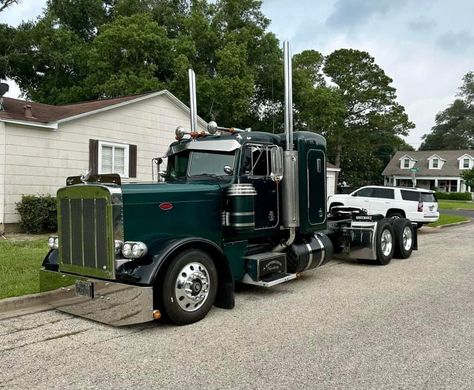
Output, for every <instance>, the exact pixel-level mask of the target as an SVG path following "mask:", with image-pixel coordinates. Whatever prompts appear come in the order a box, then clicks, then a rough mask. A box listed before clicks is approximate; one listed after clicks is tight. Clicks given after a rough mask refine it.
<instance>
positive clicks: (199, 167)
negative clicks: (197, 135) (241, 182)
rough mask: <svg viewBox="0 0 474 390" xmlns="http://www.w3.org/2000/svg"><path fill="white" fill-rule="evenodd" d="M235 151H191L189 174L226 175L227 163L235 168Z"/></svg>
mask: <svg viewBox="0 0 474 390" xmlns="http://www.w3.org/2000/svg"><path fill="white" fill-rule="evenodd" d="M234 157H235V154H234V152H231V153H215V152H196V151H193V152H192V153H191V158H190V162H189V171H188V176H196V175H203V174H205V175H218V176H221V175H224V176H226V175H227V173H225V172H224V167H225V166H226V165H227V166H229V167H231V168H232V169H234Z"/></svg>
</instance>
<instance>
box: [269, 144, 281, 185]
mask: <svg viewBox="0 0 474 390" xmlns="http://www.w3.org/2000/svg"><path fill="white" fill-rule="evenodd" d="M270 162H271V167H272V171H271V172H270V178H271V179H272V180H273V181H274V182H280V181H281V180H282V179H283V149H282V148H280V147H279V146H276V147H274V148H271V149H270Z"/></svg>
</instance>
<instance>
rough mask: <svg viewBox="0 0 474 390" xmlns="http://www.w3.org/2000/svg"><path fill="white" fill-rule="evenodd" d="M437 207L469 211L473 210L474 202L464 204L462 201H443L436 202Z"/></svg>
mask: <svg viewBox="0 0 474 390" xmlns="http://www.w3.org/2000/svg"><path fill="white" fill-rule="evenodd" d="M438 207H439V208H440V209H445V210H455V209H471V210H474V202H465V201H462V200H444V199H440V200H439V201H438Z"/></svg>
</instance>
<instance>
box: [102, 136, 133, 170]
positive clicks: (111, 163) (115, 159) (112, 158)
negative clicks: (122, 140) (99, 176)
mask: <svg viewBox="0 0 474 390" xmlns="http://www.w3.org/2000/svg"><path fill="white" fill-rule="evenodd" d="M128 156H129V145H124V144H116V143H109V142H102V141H99V173H118V174H119V175H120V176H121V177H125V178H127V177H128V166H129V164H128Z"/></svg>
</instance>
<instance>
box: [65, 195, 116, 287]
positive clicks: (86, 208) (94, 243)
mask: <svg viewBox="0 0 474 390" xmlns="http://www.w3.org/2000/svg"><path fill="white" fill-rule="evenodd" d="M93 187H95V188H93ZM58 199H59V221H58V222H59V226H58V233H59V243H60V244H59V245H60V250H59V252H60V259H61V260H60V269H61V270H62V271H65V272H72V273H76V274H80V275H90V276H99V277H107V278H110V277H113V276H114V274H115V272H114V257H115V255H114V252H113V251H114V246H113V240H114V237H113V236H114V231H113V227H112V213H110V210H111V208H112V205H111V196H110V192H109V190H108V189H107V188H105V187H102V188H100V187H98V186H71V187H67V188H64V189H62V190H60V191H59V192H58ZM119 207H120V206H119ZM109 219H110V221H109Z"/></svg>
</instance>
